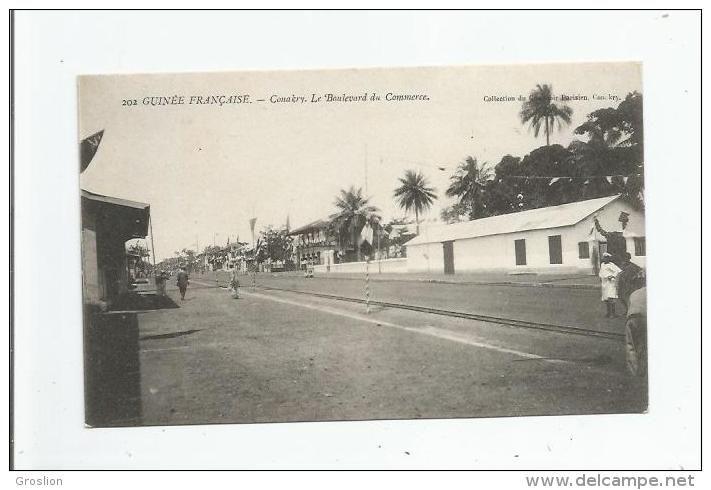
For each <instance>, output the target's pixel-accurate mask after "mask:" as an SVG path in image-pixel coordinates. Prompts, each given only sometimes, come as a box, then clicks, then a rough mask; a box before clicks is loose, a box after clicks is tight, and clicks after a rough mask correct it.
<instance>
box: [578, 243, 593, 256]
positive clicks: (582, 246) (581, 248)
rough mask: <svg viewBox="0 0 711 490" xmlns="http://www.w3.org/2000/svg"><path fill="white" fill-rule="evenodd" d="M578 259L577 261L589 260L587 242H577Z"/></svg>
mask: <svg viewBox="0 0 711 490" xmlns="http://www.w3.org/2000/svg"><path fill="white" fill-rule="evenodd" d="M578 258H579V259H589V258H590V244H589V243H588V242H578Z"/></svg>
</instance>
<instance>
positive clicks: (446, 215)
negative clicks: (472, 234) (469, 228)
mask: <svg viewBox="0 0 711 490" xmlns="http://www.w3.org/2000/svg"><path fill="white" fill-rule="evenodd" d="M471 212H472V209H471V205H470V204H469V203H466V202H456V203H454V204H452V205H451V206H446V207H444V208H442V210H441V211H440V212H439V217H440V219H441V220H442V221H444V222H445V223H448V224H452V223H459V222H462V221H467V220H468V219H469V215H470V214H471Z"/></svg>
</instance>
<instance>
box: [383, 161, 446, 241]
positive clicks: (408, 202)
mask: <svg viewBox="0 0 711 490" xmlns="http://www.w3.org/2000/svg"><path fill="white" fill-rule="evenodd" d="M398 180H399V181H400V187H398V188H396V189H395V192H394V193H393V195H394V197H395V202H396V203H397V205H398V206H400V207H401V208H403V209H404V210H405V211H414V212H415V226H416V227H417V232H418V233H419V228H420V213H422V211H426V210H427V209H429V208H430V206H432V202H434V200H435V199H437V194H436V193H435V189H434V187H430V185H429V182H428V181H427V178H426V177H425V176H424V175H423V174H422V173H421V172H416V171H414V170H407V171H405V176H404V177H400V178H399V179H398Z"/></svg>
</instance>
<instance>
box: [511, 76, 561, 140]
mask: <svg viewBox="0 0 711 490" xmlns="http://www.w3.org/2000/svg"><path fill="white" fill-rule="evenodd" d="M572 115H573V109H571V108H570V107H568V106H567V105H564V104H561V105H558V104H555V103H553V93H552V87H551V86H550V85H548V84H543V85H541V84H538V85H536V88H535V89H534V90H532V91H531V93H530V95H529V96H528V100H527V101H525V102H524V103H523V105H522V107H521V112H520V113H519V117H520V118H521V123H522V124H526V123H528V124H529V127H530V128H531V129H533V135H534V136H535V137H536V138H537V137H538V134H539V133H540V132H541V128H543V133H544V134H545V135H546V146H550V135H551V132H552V131H553V128H554V126H555V125H556V124H557V125H558V129H562V123H565V124H566V125H567V124H570V121H571V116H572Z"/></svg>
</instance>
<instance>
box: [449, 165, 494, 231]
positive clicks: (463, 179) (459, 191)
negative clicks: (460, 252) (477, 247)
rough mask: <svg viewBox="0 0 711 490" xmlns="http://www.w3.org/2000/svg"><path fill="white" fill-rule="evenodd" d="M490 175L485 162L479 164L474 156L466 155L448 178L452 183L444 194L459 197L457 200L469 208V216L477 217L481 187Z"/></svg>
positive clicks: (480, 199)
mask: <svg viewBox="0 0 711 490" xmlns="http://www.w3.org/2000/svg"><path fill="white" fill-rule="evenodd" d="M491 177H492V174H491V169H490V168H489V167H488V166H487V164H486V163H483V164H481V165H479V162H477V159H476V158H472V157H471V156H468V157H467V158H466V159H465V160H464V161H463V162H462V163H460V164H459V166H458V167H457V170H456V172H455V173H454V175H452V177H451V178H450V180H451V182H452V183H451V184H450V185H449V187H448V188H447V191H446V194H447V196H449V197H457V198H459V202H460V203H461V204H463V205H465V206H468V207H469V209H470V210H471V211H470V216H469V217H470V218H471V219H474V218H477V217H479V216H478V215H479V209H480V205H481V201H482V194H483V189H484V187H485V186H486V183H487V182H488V181H489V180H491Z"/></svg>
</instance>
